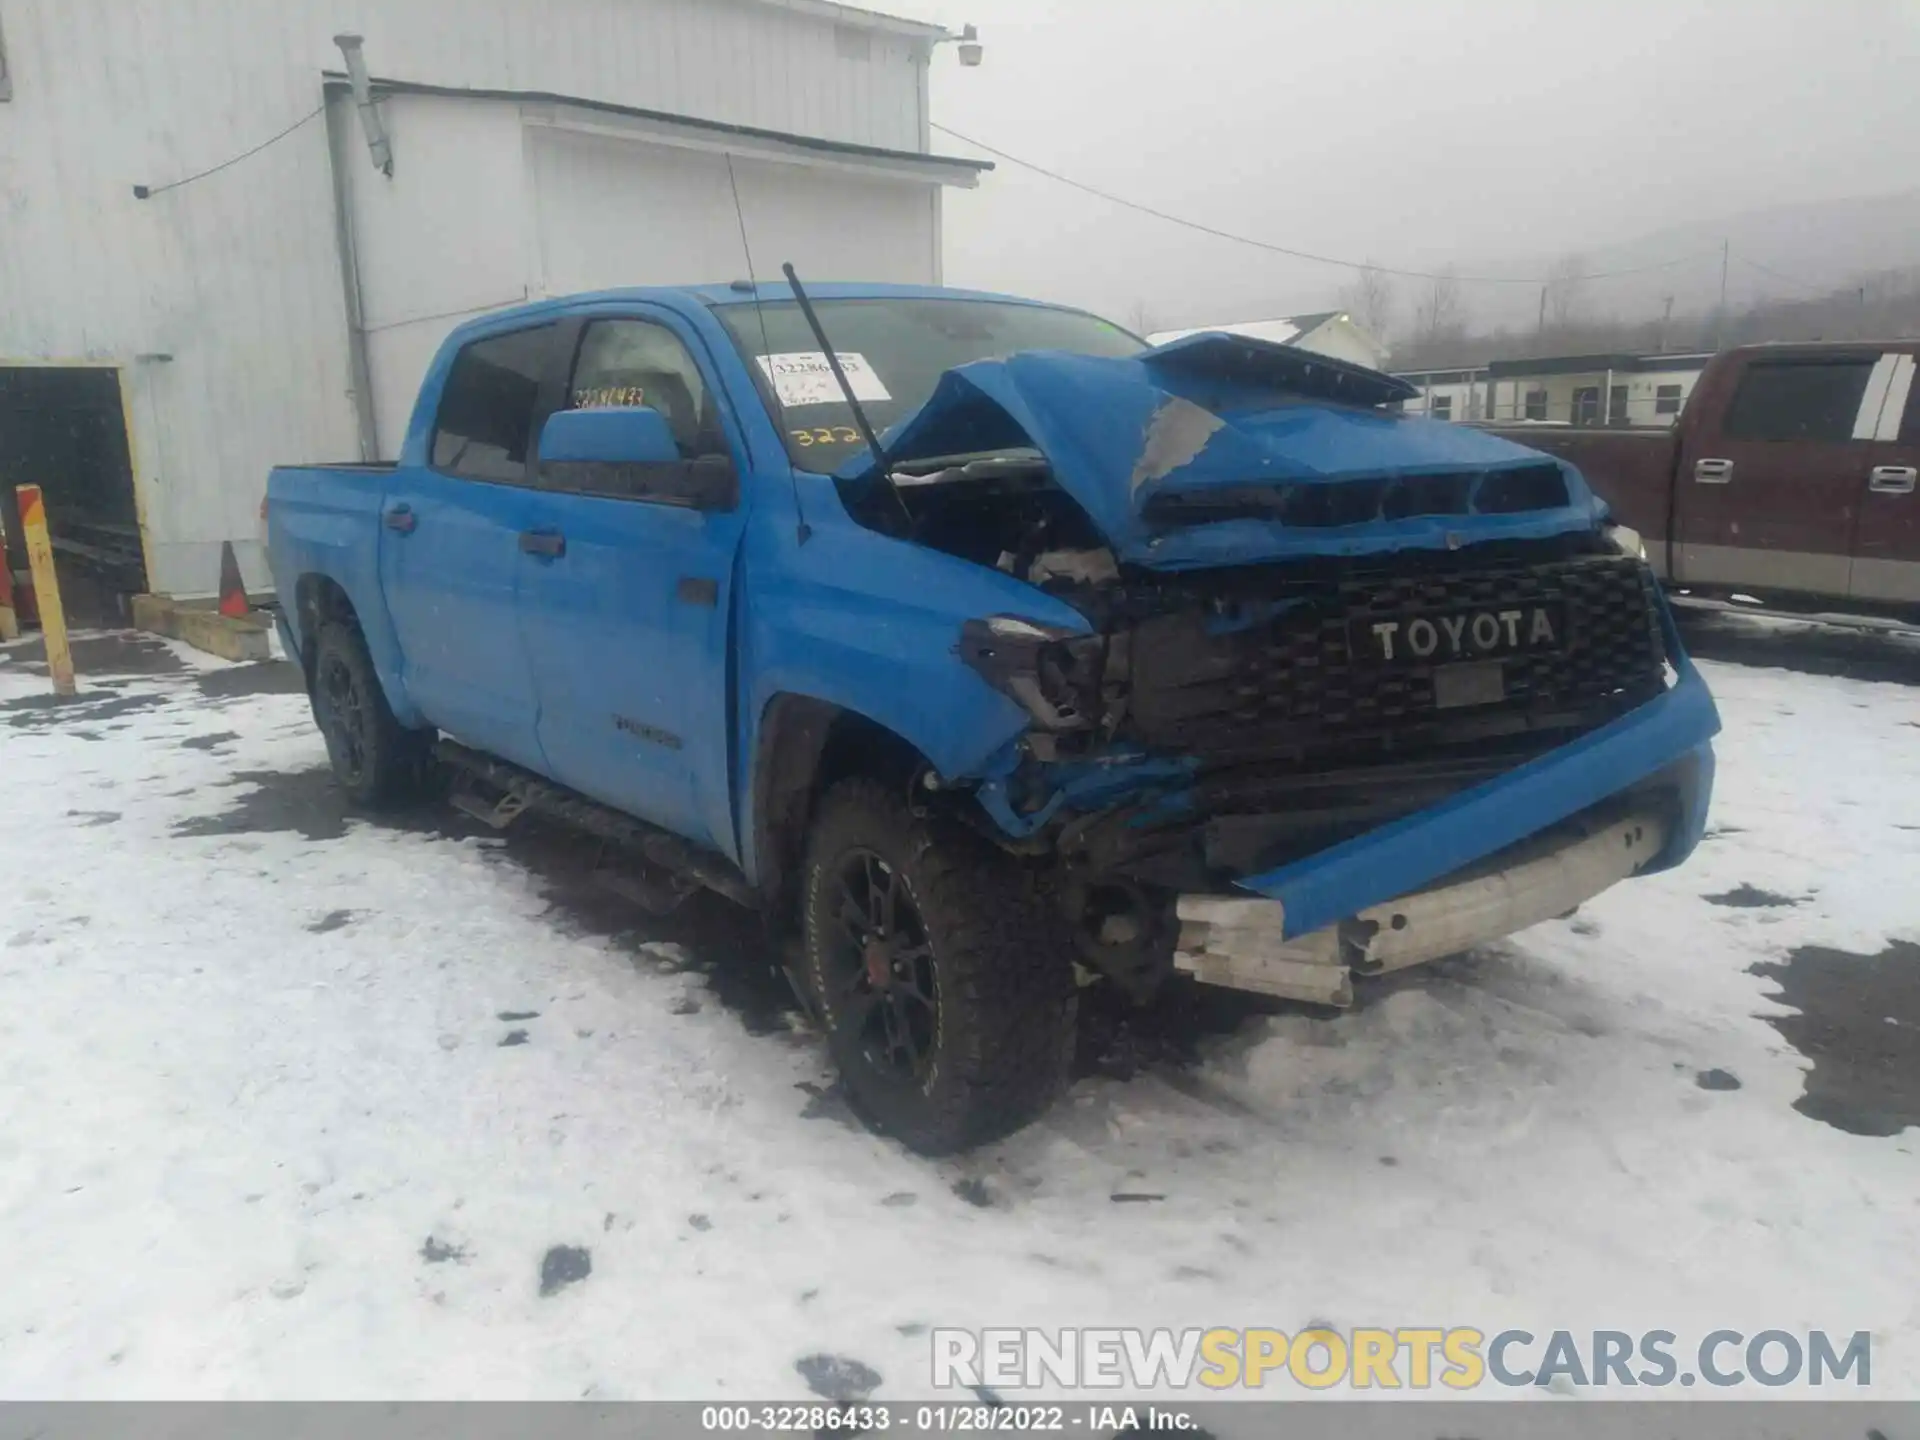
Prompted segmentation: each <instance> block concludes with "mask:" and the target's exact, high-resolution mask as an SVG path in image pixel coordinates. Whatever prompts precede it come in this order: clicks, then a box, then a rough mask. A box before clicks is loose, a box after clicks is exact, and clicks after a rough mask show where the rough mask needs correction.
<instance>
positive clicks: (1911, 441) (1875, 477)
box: [1852, 350, 1920, 604]
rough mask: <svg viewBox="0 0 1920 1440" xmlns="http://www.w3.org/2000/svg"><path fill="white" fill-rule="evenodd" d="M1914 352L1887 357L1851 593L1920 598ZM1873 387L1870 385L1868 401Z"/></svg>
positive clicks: (1880, 598) (1918, 397)
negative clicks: (1882, 394) (1883, 389)
mask: <svg viewBox="0 0 1920 1440" xmlns="http://www.w3.org/2000/svg"><path fill="white" fill-rule="evenodd" d="M1914 368H1915V366H1914V354H1913V352H1912V351H1911V350H1908V351H1900V352H1894V353H1890V354H1888V355H1886V356H1883V357H1882V359H1881V362H1880V365H1879V367H1878V368H1877V370H1876V373H1875V376H1874V379H1875V381H1876V382H1878V381H1880V380H1882V379H1884V381H1885V392H1886V393H1885V396H1884V398H1883V399H1882V400H1881V403H1880V408H1879V420H1878V423H1877V424H1876V426H1875V428H1874V441H1873V444H1872V445H1871V447H1870V453H1869V457H1868V458H1869V462H1870V463H1869V466H1868V470H1867V486H1866V495H1865V497H1864V498H1863V499H1862V500H1861V502H1860V527H1859V530H1858V531H1857V532H1856V537H1857V538H1856V540H1855V543H1854V550H1853V584H1852V594H1853V597H1854V598H1855V599H1856V600H1871V601H1876V602H1880V603H1900V602H1905V603H1908V604H1913V603H1916V602H1920V493H1916V488H1917V487H1916V481H1917V480H1920V383H1916V382H1915V376H1914ZM1875 388H1876V387H1875V385H1873V384H1870V385H1869V386H1868V396H1869V399H1871V398H1872V397H1873V394H1874V390H1875Z"/></svg>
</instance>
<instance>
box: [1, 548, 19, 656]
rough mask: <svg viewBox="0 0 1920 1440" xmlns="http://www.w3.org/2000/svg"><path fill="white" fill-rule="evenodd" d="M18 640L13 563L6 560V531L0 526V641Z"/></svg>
mask: <svg viewBox="0 0 1920 1440" xmlns="http://www.w3.org/2000/svg"><path fill="white" fill-rule="evenodd" d="M19 638H20V617H19V616H18V615H16V614H15V613H14V609H13V562H12V561H10V560H8V559H7V529H6V526H4V525H0V640H18V639H19Z"/></svg>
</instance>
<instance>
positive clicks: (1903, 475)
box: [1867, 465, 1920, 495]
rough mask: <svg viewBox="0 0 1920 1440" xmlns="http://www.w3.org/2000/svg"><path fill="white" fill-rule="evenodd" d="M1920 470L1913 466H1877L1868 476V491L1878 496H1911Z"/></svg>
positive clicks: (1919, 475)
mask: <svg viewBox="0 0 1920 1440" xmlns="http://www.w3.org/2000/svg"><path fill="white" fill-rule="evenodd" d="M1916 477H1920V470H1915V469H1914V467H1913V466H1911V465H1876V466H1874V467H1873V471H1872V473H1871V474H1869V475H1868V476H1867V489H1869V490H1871V491H1873V493H1874V494H1876V495H1911V494H1913V484H1914V480H1915V478H1916Z"/></svg>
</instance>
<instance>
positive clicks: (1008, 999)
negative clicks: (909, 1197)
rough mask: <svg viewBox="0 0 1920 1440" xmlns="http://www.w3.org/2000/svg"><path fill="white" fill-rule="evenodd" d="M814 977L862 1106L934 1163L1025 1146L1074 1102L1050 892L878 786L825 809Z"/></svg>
mask: <svg viewBox="0 0 1920 1440" xmlns="http://www.w3.org/2000/svg"><path fill="white" fill-rule="evenodd" d="M804 905H805V912H804V917H803V919H804V926H805V938H806V970H807V979H808V983H809V984H810V986H811V988H812V991H813V995H814V998H815V1002H816V1004H817V1005H818V1007H819V1011H820V1016H821V1020H822V1021H823V1023H824V1024H825V1026H826V1030H827V1042H828V1046H829V1048H830V1049H831V1050H832V1052H833V1058H834V1061H835V1063H836V1064H837V1065H838V1066H839V1069H840V1074H841V1077H842V1081H843V1083H844V1085H845V1087H846V1090H847V1095H848V1099H849V1101H850V1102H851V1104H852V1105H853V1107H854V1108H855V1109H856V1110H857V1111H859V1112H860V1114H861V1115H862V1116H863V1117H865V1118H866V1119H867V1120H868V1121H869V1122H870V1123H871V1124H873V1125H874V1126H875V1127H876V1128H878V1129H880V1130H882V1131H883V1132H885V1133H887V1134H889V1135H892V1136H894V1137H896V1138H897V1139H899V1140H900V1141H902V1142H903V1143H904V1144H906V1145H907V1146H909V1147H910V1148H912V1149H914V1150H917V1151H919V1152H921V1153H922V1154H927V1155H940V1154H949V1153H951V1152H953V1151H956V1150H962V1149H965V1148H966V1147H968V1146H970V1145H977V1144H981V1143H983V1142H985V1141H988V1140H993V1139H997V1138H999V1137H1000V1136H1002V1135H1006V1134H1009V1133H1011V1132H1012V1131H1014V1130H1017V1129H1019V1128H1020V1127H1021V1126H1022V1125H1025V1124H1026V1123H1027V1122H1028V1121H1030V1120H1032V1119H1034V1118H1035V1117H1036V1116H1038V1115H1039V1114H1040V1113H1041V1112H1042V1111H1043V1110H1045V1109H1046V1108H1047V1106H1048V1105H1049V1104H1050V1103H1051V1102H1052V1101H1053V1099H1054V1097H1055V1096H1056V1095H1058V1094H1059V1093H1060V1091H1061V1090H1062V1089H1063V1088H1064V1086H1065V1084H1066V1079H1067V1070H1068V1066H1069V1064H1070V1062H1071V1060H1072V1058H1073V1040H1074V1015H1075V998H1074V997H1075V991H1074V983H1073V966H1072V960H1071V950H1070V946H1069V945H1068V943H1067V941H1066V939H1065V937H1064V935H1063V934H1062V927H1061V922H1060V920H1059V911H1058V907H1057V906H1055V905H1049V904H1047V903H1045V900H1044V898H1043V897H1042V895H1041V894H1040V890H1039V886H1038V884H1037V877H1036V876H1035V875H1034V874H1033V872H1031V871H1030V870H1029V869H1027V868H1025V867H1023V866H1021V865H1020V864H1019V863H1018V862H1017V861H1015V860H1013V859H1012V858H1011V857H1009V856H1007V855H1005V854H1003V853H1001V852H1000V851H998V850H996V849H994V848H993V847H992V846H991V845H989V844H987V843H986V842H985V841H984V840H982V839H980V838H979V837H978V836H976V835H973V834H971V833H969V832H968V831H966V830H964V829H961V828H960V827H958V826H953V825H950V824H943V823H941V822H939V821H936V820H932V819H927V818H923V817H919V816H916V815H914V814H913V813H912V811H911V810H909V809H908V807H907V804H906V802H905V800H904V799H903V798H901V797H899V796H897V795H895V794H894V793H893V792H892V791H891V790H889V789H887V788H886V787H883V786H881V785H878V784H876V783H874V782H873V781H870V780H849V781H844V782H842V783H841V784H839V785H837V786H835V787H834V788H833V789H832V790H830V791H829V792H828V793H827V795H826V797H825V798H824V799H823V800H822V801H821V804H820V809H819V813H818V815H817V817H816V820H815V824H814V828H813V834H812V837H811V841H810V843H809V846H808V854H807V869H806V877H805V889H804Z"/></svg>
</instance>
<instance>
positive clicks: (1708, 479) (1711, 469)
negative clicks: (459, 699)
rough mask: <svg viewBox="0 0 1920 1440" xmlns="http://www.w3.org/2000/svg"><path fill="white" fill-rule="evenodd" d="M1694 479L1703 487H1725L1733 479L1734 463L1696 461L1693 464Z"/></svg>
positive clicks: (1729, 461) (1728, 461)
mask: <svg viewBox="0 0 1920 1440" xmlns="http://www.w3.org/2000/svg"><path fill="white" fill-rule="evenodd" d="M1693 478H1694V480H1695V482H1696V483H1698V484H1701V485H1725V484H1728V483H1729V482H1730V481H1732V479H1733V461H1731V460H1696V461H1694V462H1693Z"/></svg>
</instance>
